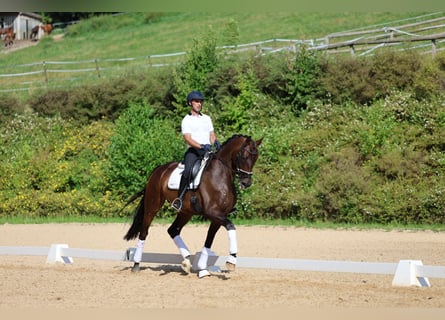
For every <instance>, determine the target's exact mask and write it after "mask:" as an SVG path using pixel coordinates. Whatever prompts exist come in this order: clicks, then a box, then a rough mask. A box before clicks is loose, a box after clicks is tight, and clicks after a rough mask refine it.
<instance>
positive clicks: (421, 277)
mask: <svg viewBox="0 0 445 320" xmlns="http://www.w3.org/2000/svg"><path fill="white" fill-rule="evenodd" d="M135 250H136V248H128V249H127V250H126V251H111V250H95V249H80V248H70V247H69V246H68V245H67V244H52V245H51V246H50V247H8V246H0V255H15V256H46V257H47V259H46V262H47V263H56V262H60V263H65V264H70V263H73V262H74V261H73V258H84V259H97V260H113V261H129V262H130V261H133V256H134V252H135ZM199 254H200V253H196V254H195V255H192V256H191V260H192V261H193V267H192V268H193V270H196V269H197V268H196V263H197V261H198V259H199ZM227 258H228V257H227V256H210V257H209V261H208V263H209V269H211V270H213V271H220V270H221V268H222V267H224V266H225V263H226V260H227ZM182 259H183V258H182V256H181V255H180V254H169V253H143V255H142V261H141V262H145V263H154V264H178V265H179V264H181V262H182ZM236 267H237V268H252V269H278V270H296V271H314V272H317V271H318V272H335V273H337V272H339V273H361V274H381V275H393V276H394V277H393V280H392V285H393V286H399V287H400V286H402V287H406V286H419V287H430V286H431V285H430V282H429V279H428V278H442V279H445V267H444V266H428V265H423V263H422V261H421V260H400V261H399V262H398V263H386V262H354V261H335V260H302V259H283V258H259V257H256V258H255V257H254V258H249V257H238V258H237V264H236Z"/></svg>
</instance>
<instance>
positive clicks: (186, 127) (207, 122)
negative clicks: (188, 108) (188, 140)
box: [181, 113, 213, 144]
mask: <svg viewBox="0 0 445 320" xmlns="http://www.w3.org/2000/svg"><path fill="white" fill-rule="evenodd" d="M181 131H182V134H183V135H185V134H186V133H190V134H191V135H192V139H193V140H195V141H196V142H198V143H199V144H210V132H212V131H213V123H212V119H211V118H210V117H209V116H208V115H205V114H202V113H201V115H199V116H192V115H191V114H187V115H186V116H185V117H184V119H182V122H181Z"/></svg>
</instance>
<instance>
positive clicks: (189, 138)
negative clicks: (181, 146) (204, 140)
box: [183, 133, 201, 149]
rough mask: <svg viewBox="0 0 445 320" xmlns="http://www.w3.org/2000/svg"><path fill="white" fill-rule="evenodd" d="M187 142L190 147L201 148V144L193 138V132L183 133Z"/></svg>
mask: <svg viewBox="0 0 445 320" xmlns="http://www.w3.org/2000/svg"><path fill="white" fill-rule="evenodd" d="M183 137H184V140H185V143H187V144H188V145H189V146H190V147H193V148H196V149H201V145H200V144H199V143H198V142H196V141H195V140H193V139H192V134H191V133H185V134H184V135H183Z"/></svg>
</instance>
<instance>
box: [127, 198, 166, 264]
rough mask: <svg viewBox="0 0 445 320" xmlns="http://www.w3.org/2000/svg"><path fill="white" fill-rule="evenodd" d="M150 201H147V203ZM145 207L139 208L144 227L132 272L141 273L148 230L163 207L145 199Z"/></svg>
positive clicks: (140, 232)
mask: <svg viewBox="0 0 445 320" xmlns="http://www.w3.org/2000/svg"><path fill="white" fill-rule="evenodd" d="M146 199H148V200H147V201H145V200H146ZM143 201H144V202H143V206H142V207H141V208H138V210H139V212H138V214H142V215H143V218H142V227H141V229H140V231H139V238H138V242H137V245H136V252H135V253H134V257H133V261H134V265H133V267H132V269H131V271H132V272H138V271H140V266H139V264H140V262H141V261H142V253H143V251H144V245H145V239H146V238H147V236H148V229H149V228H150V225H151V222H152V221H153V219H154V217H155V215H156V213H157V212H158V210H159V208H160V207H161V205H160V202H158V203H157V202H156V201H155V200H152V199H149V198H147V197H144V199H143Z"/></svg>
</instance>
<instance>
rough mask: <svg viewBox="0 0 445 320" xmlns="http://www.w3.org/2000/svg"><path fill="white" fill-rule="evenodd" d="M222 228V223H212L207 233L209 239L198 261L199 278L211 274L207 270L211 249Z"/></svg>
mask: <svg viewBox="0 0 445 320" xmlns="http://www.w3.org/2000/svg"><path fill="white" fill-rule="evenodd" d="M220 227H221V223H219V222H213V221H212V222H211V223H210V226H209V230H208V231H207V237H206V240H205V243H204V247H203V248H202V250H201V255H200V256H199V260H198V264H197V266H198V278H204V277H207V276H210V272H209V271H208V270H207V267H208V260H209V255H212V254H213V253H212V251H211V250H210V248H211V247H212V244H213V240H214V239H215V235H216V233H217V232H218V230H219V228H220Z"/></svg>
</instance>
